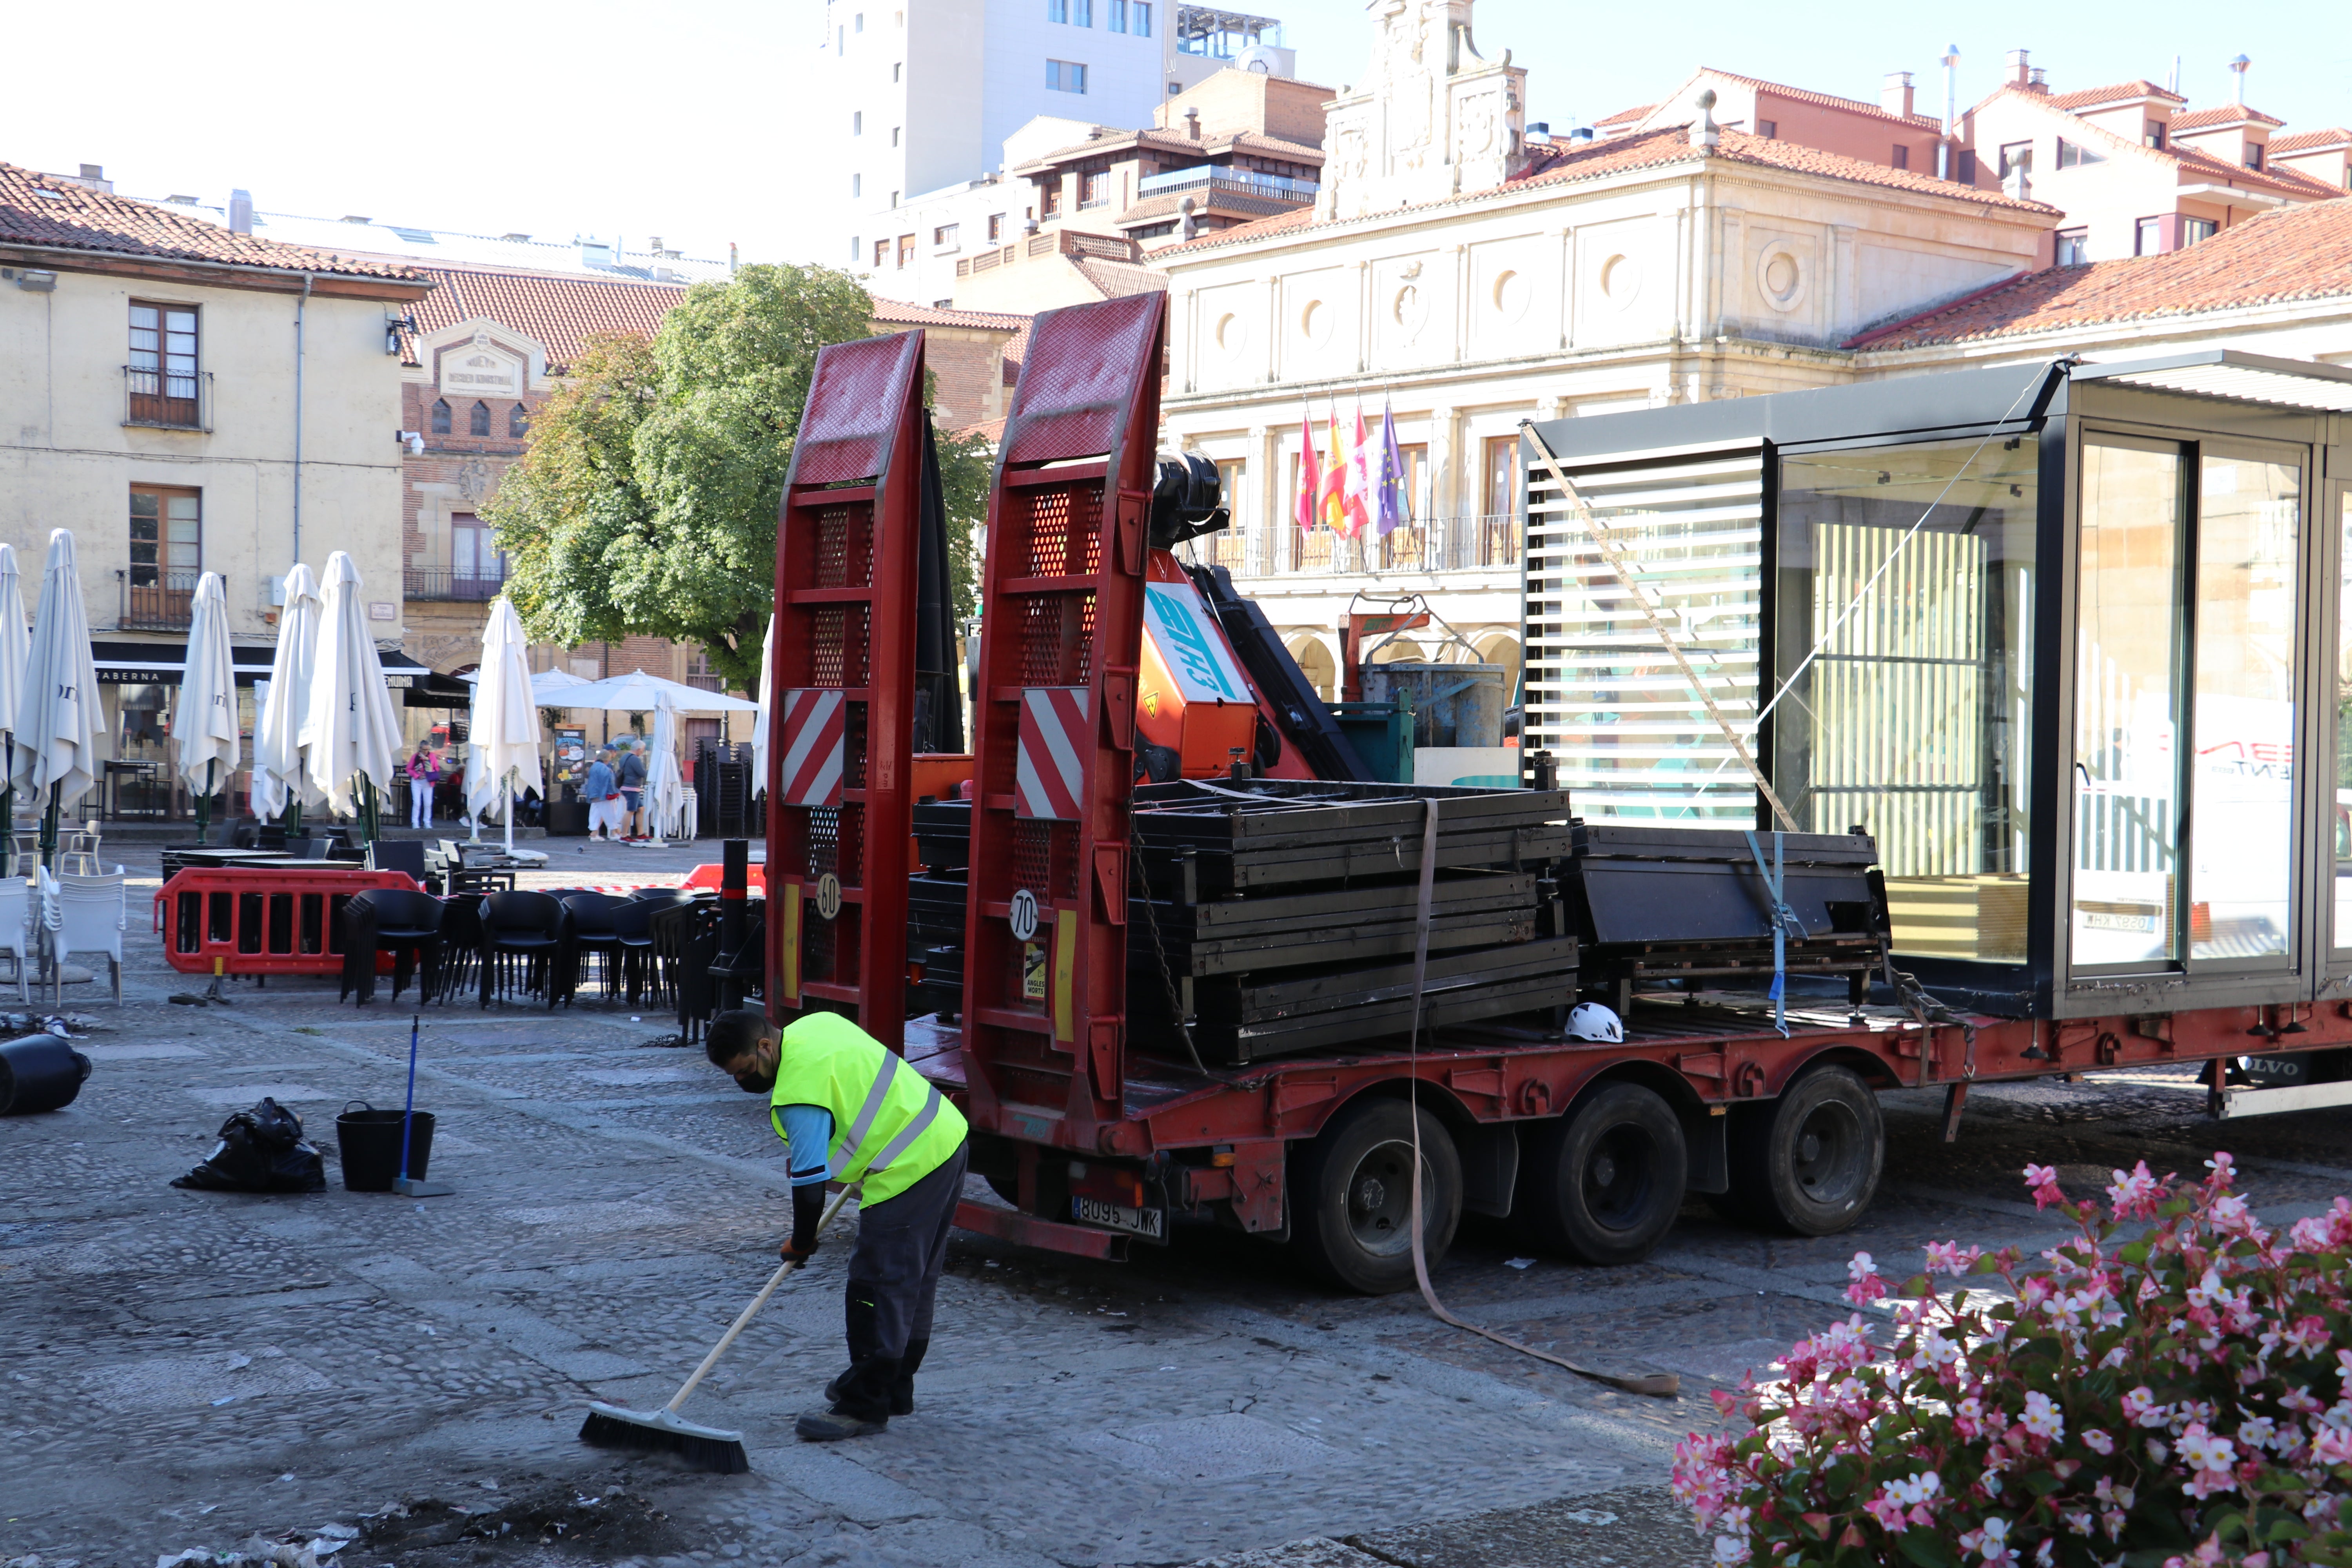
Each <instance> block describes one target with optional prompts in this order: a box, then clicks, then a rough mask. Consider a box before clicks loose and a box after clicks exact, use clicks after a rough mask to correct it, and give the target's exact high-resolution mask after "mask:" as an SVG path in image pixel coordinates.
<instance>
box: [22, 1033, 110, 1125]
mask: <svg viewBox="0 0 2352 1568" xmlns="http://www.w3.org/2000/svg"><path fill="white" fill-rule="evenodd" d="M88 1077H89V1058H88V1057H86V1056H84V1055H82V1054H81V1053H80V1052H79V1051H78V1050H75V1049H74V1048H73V1047H71V1046H68V1045H67V1044H66V1043H65V1042H64V1041H63V1040H61V1039H59V1038H58V1037H56V1036H55V1035H26V1037H24V1038H23V1039H21V1040H10V1041H9V1042H8V1043H7V1044H5V1045H0V1116H30V1115H33V1114H34V1113H36V1112H37V1111H43V1110H64V1109H65V1108H66V1107H67V1106H68V1105H71V1104H72V1103H73V1102H74V1096H76V1095H78V1094H79V1093H80V1092H81V1086H82V1080H83V1079H87V1078H88Z"/></svg>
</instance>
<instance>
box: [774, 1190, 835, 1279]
mask: <svg viewBox="0 0 2352 1568" xmlns="http://www.w3.org/2000/svg"><path fill="white" fill-rule="evenodd" d="M823 1218H824V1183H823V1182H811V1183H810V1184H808V1185H806V1186H804V1187H794V1188H793V1238H792V1239H791V1240H790V1241H787V1242H786V1243H784V1244H783V1246H782V1247H778V1248H777V1249H776V1251H777V1253H778V1254H779V1255H780V1256H781V1257H782V1258H783V1259H784V1261H785V1262H787V1263H798V1262H802V1261H803V1260H805V1259H806V1258H808V1257H809V1256H810V1255H811V1254H813V1253H814V1252H815V1251H816V1227H817V1222H818V1221H819V1220H821V1219H823Z"/></svg>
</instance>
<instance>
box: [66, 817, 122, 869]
mask: <svg viewBox="0 0 2352 1568" xmlns="http://www.w3.org/2000/svg"><path fill="white" fill-rule="evenodd" d="M98 844H99V833H98V824H97V823H95V822H85V823H83V824H82V828H81V831H80V832H79V833H68V834H67V835H66V841H65V843H64V844H63V845H61V846H60V847H58V870H60V871H68V870H70V871H73V872H76V873H79V875H82V876H88V877H95V876H98V875H99V874H100V872H99V868H98ZM115 869H117V870H121V867H119V866H118V867H116V868H115Z"/></svg>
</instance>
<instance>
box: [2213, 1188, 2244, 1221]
mask: <svg viewBox="0 0 2352 1568" xmlns="http://www.w3.org/2000/svg"><path fill="white" fill-rule="evenodd" d="M2246 1215H2247V1209H2246V1200H2245V1199H2243V1198H2242V1197H2240V1196H2238V1194H2235V1193H2231V1194H2228V1195H2227V1196H2225V1197H2222V1198H2219V1199H2216V1200H2215V1201H2214V1204H2213V1212H2212V1215H2211V1217H2212V1221H2213V1223H2214V1224H2215V1225H2218V1226H2221V1228H2222V1229H2223V1230H2242V1229H2244V1228H2245V1224H2246Z"/></svg>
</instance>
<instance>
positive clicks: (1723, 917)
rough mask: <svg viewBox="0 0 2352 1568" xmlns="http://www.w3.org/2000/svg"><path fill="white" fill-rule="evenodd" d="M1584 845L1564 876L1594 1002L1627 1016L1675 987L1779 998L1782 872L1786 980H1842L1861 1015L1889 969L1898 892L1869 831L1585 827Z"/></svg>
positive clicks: (1575, 832) (1579, 843) (1576, 842)
mask: <svg viewBox="0 0 2352 1568" xmlns="http://www.w3.org/2000/svg"><path fill="white" fill-rule="evenodd" d="M1571 837H1572V845H1571V848H1570V858H1569V859H1568V860H1567V861H1566V862H1565V863H1564V864H1563V865H1562V866H1561V868H1560V874H1559V879H1560V888H1561V892H1562V895H1563V897H1565V899H1566V900H1567V901H1568V906H1569V912H1570V924H1571V929H1573V930H1574V931H1576V932H1577V934H1578V935H1579V936H1580V937H1581V938H1582V939H1583V942H1584V950H1583V952H1584V971H1585V973H1584V979H1585V984H1586V986H1587V994H1589V995H1597V996H1601V998H1603V999H1604V1000H1606V1001H1608V1002H1609V1003H1610V1005H1612V1006H1614V1007H1616V1008H1617V1009H1618V1011H1619V1012H1620V1013H1623V1012H1624V1011H1626V1010H1627V1009H1628V1008H1629V1007H1630V1006H1631V1005H1632V1001H1633V993H1634V992H1636V991H1637V990H1640V989H1643V987H1645V986H1655V985H1659V984H1663V983H1667V982H1685V983H1686V982H1690V981H1696V980H1713V981H1723V982H1729V983H1730V984H1731V985H1732V986H1733V987H1734V988H1737V989H1742V990H1764V989H1766V988H1768V987H1769V985H1770V984H1771V981H1772V976H1773V973H1774V962H1775V960H1774V953H1773V928H1774V925H1775V924H1776V916H1775V911H1774V910H1773V907H1772V898H1771V894H1770V891H1769V876H1768V874H1769V873H1771V872H1773V869H1774V868H1775V867H1776V865H1777V867H1778V868H1779V869H1778V873H1777V874H1778V875H1779V877H1780V902H1781V903H1782V904H1783V905H1785V906H1786V907H1787V909H1788V911H1789V917H1790V918H1789V919H1788V920H1787V921H1778V922H1777V923H1780V928H1781V931H1782V942H1781V950H1780V958H1779V963H1780V971H1781V972H1782V973H1787V974H1789V975H1793V976H1804V975H1815V976H1835V977H1842V978H1843V979H1844V980H1845V982H1846V984H1847V987H1848V995H1849V998H1850V1000H1852V1001H1853V1003H1855V1004H1856V1005H1859V1004H1860V1003H1861V1002H1862V1000H1863V999H1864V997H1865V996H1866V995H1867V994H1868V987H1869V984H1870V981H1871V978H1872V977H1873V976H1874V975H1875V974H1877V973H1879V972H1880V971H1881V970H1882V969H1883V967H1884V966H1885V959H1886V951H1887V941H1888V936H1889V930H1888V925H1887V918H1886V891H1885V882H1884V880H1883V879H1881V877H1880V875H1879V873H1878V871H1877V869H1876V861H1877V858H1878V856H1877V848H1876V847H1875V846H1874V844H1873V843H1872V841H1871V838H1870V836H1869V835H1868V834H1863V833H1783V834H1777V835H1776V834H1773V833H1770V832H1766V831H1759V832H1757V833H1754V834H1748V833H1745V832H1742V831H1740V830H1738V829H1736V828H1709V827H1649V826H1618V825H1607V826H1602V825H1589V824H1586V823H1583V822H1579V823H1577V824H1576V825H1575V826H1574V827H1573V828H1572V830H1571ZM1776 839H1777V840H1778V842H1777V845H1776V842H1775V840H1776Z"/></svg>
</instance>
